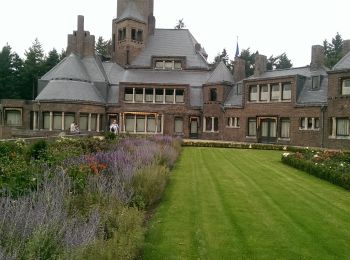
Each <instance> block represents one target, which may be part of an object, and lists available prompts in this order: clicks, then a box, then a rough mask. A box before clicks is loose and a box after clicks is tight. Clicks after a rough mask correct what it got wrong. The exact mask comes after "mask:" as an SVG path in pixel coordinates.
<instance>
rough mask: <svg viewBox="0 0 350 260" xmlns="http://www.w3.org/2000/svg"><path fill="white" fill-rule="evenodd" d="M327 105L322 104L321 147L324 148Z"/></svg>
mask: <svg viewBox="0 0 350 260" xmlns="http://www.w3.org/2000/svg"><path fill="white" fill-rule="evenodd" d="M326 110H327V107H326V106H322V107H321V122H322V131H321V148H324V135H325V113H326Z"/></svg>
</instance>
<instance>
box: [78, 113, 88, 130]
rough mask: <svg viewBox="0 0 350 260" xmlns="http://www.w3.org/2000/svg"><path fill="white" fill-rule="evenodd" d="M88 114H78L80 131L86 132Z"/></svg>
mask: <svg viewBox="0 0 350 260" xmlns="http://www.w3.org/2000/svg"><path fill="white" fill-rule="evenodd" d="M88 123H89V114H80V119H79V128H80V130H85V131H87V130H88Z"/></svg>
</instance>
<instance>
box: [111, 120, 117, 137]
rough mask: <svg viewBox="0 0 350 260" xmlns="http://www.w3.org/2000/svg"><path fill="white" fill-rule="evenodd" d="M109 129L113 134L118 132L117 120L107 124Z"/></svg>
mask: <svg viewBox="0 0 350 260" xmlns="http://www.w3.org/2000/svg"><path fill="white" fill-rule="evenodd" d="M109 131H111V132H112V133H114V134H118V133H119V125H118V124H117V120H113V122H112V124H111V125H110V126H109Z"/></svg>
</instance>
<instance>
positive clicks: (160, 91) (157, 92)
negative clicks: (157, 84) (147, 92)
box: [156, 89, 164, 103]
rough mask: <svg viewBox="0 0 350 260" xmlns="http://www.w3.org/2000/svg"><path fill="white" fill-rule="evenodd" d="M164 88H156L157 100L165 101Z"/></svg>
mask: <svg viewBox="0 0 350 260" xmlns="http://www.w3.org/2000/svg"><path fill="white" fill-rule="evenodd" d="M163 91H164V90H163V89H156V102H158V103H163V97H164V96H163Z"/></svg>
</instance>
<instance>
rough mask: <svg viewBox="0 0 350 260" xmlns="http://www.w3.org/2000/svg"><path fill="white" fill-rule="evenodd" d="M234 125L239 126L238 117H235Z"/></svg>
mask: <svg viewBox="0 0 350 260" xmlns="http://www.w3.org/2000/svg"><path fill="white" fill-rule="evenodd" d="M236 126H237V127H239V117H236Z"/></svg>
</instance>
